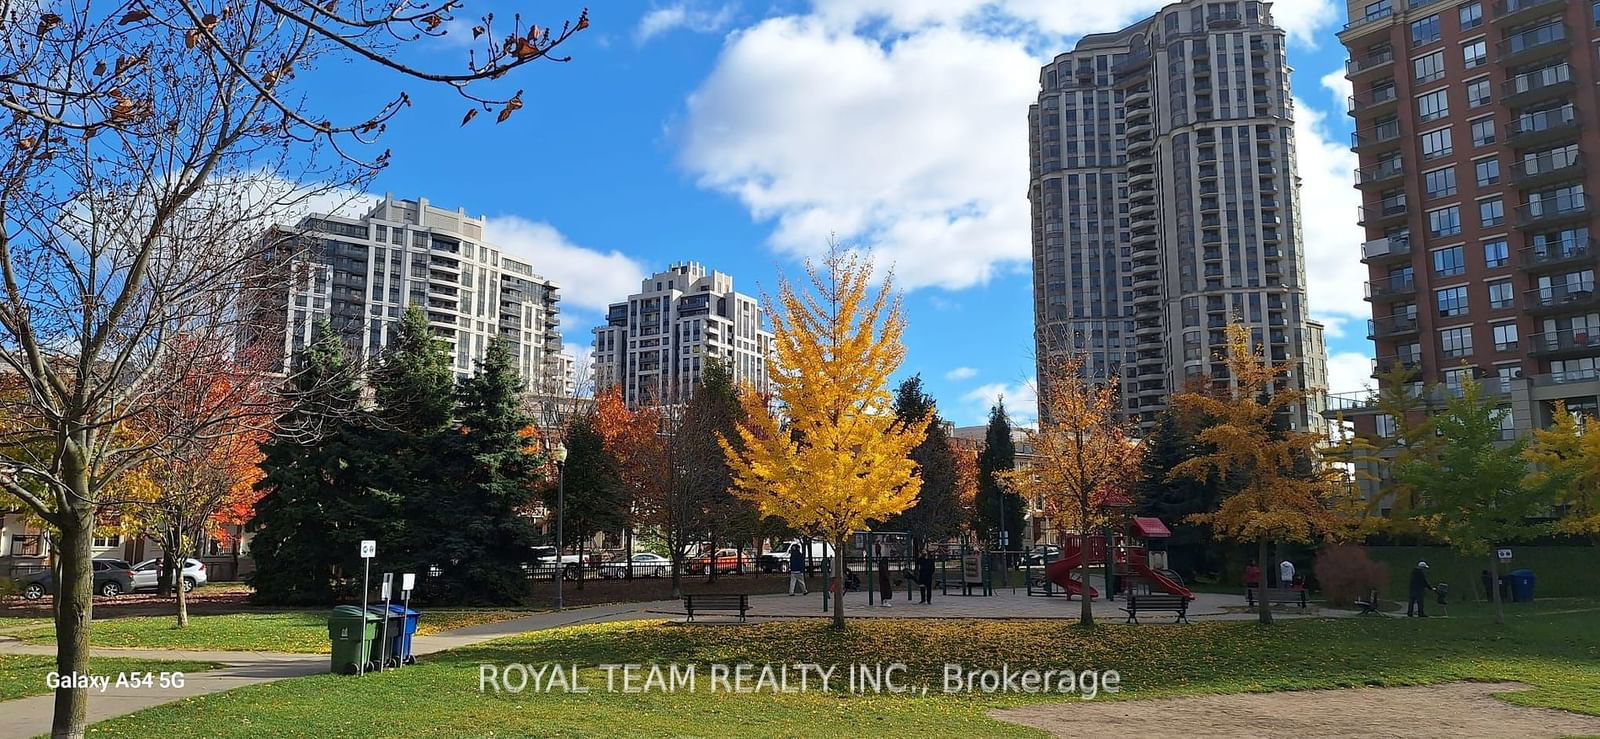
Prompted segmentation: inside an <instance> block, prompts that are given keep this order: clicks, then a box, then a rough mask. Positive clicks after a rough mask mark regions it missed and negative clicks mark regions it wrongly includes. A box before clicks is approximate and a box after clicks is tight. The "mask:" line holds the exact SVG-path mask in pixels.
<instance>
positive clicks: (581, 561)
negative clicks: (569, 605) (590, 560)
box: [562, 538, 584, 590]
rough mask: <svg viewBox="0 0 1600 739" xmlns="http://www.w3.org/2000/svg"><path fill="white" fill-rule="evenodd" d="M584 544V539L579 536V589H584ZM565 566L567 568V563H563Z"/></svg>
mask: <svg viewBox="0 0 1600 739" xmlns="http://www.w3.org/2000/svg"><path fill="white" fill-rule="evenodd" d="M583 544H584V541H583V539H582V538H579V539H578V589H579V590H582V589H583ZM563 568H565V565H563ZM562 574H563V575H565V574H566V573H564V572H563V573H562Z"/></svg>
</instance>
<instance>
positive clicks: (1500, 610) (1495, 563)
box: [1407, 549, 1506, 626]
mask: <svg viewBox="0 0 1600 739" xmlns="http://www.w3.org/2000/svg"><path fill="white" fill-rule="evenodd" d="M1489 592H1490V593H1492V594H1493V595H1491V596H1490V597H1491V598H1494V622H1495V623H1497V624H1500V625H1501V626H1504V625H1505V623H1506V607H1505V603H1504V602H1502V601H1501V600H1500V557H1499V555H1498V554H1496V553H1495V551H1494V550H1493V549H1490V550H1489ZM1407 612H1408V613H1409V611H1407Z"/></svg>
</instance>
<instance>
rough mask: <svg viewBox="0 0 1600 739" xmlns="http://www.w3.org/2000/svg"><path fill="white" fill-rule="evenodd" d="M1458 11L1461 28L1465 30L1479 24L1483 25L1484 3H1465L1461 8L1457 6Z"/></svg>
mask: <svg viewBox="0 0 1600 739" xmlns="http://www.w3.org/2000/svg"><path fill="white" fill-rule="evenodd" d="M1457 11H1458V12H1459V13H1460V18H1461V30H1463V31H1465V30H1467V29H1469V28H1477V27H1478V26H1481V25H1483V4H1482V3H1473V4H1471V5H1463V6H1461V7H1460V8H1457Z"/></svg>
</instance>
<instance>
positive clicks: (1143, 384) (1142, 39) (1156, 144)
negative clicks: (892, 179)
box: [1028, 0, 1327, 428]
mask: <svg viewBox="0 0 1600 739" xmlns="http://www.w3.org/2000/svg"><path fill="white" fill-rule="evenodd" d="M1270 7H1271V5H1270V3H1265V2H1255V1H1254V0H1243V1H1241V0H1230V1H1227V2H1219V1H1217V0H1186V1H1185V2H1178V3H1173V4H1172V5H1168V6H1167V7H1165V8H1163V9H1162V10H1161V11H1159V12H1157V13H1156V14H1155V15H1153V16H1151V17H1150V18H1147V19H1145V20H1143V21H1140V22H1138V23H1135V24H1133V25H1132V26H1129V27H1127V28H1125V29H1123V30H1121V31H1118V32H1115V33H1104V34H1095V35H1090V36H1085V37H1084V38H1083V39H1081V40H1080V41H1079V42H1078V44H1077V46H1076V47H1075V48H1074V49H1073V50H1072V51H1071V52H1068V53H1065V54H1062V55H1060V56H1057V57H1056V58H1055V60H1054V61H1052V62H1051V63H1050V64H1048V65H1046V66H1045V67H1044V68H1043V70H1042V71H1041V73H1040V76H1039V83H1040V91H1039V99H1038V102H1037V103H1036V104H1035V105H1033V106H1031V107H1030V108H1029V110H1028V124H1029V142H1028V143H1029V151H1030V153H1031V157H1030V159H1031V165H1032V167H1031V180H1030V184H1029V191H1028V197H1029V200H1030V201H1031V202H1032V210H1033V279H1034V285H1033V296H1034V326H1035V328H1034V331H1035V337H1034V338H1035V343H1036V356H1037V357H1038V361H1039V362H1040V363H1041V365H1043V363H1045V362H1053V361H1057V360H1058V358H1059V357H1060V356H1061V355H1063V354H1066V353H1075V354H1079V355H1081V356H1082V357H1084V359H1085V371H1086V372H1087V373H1088V374H1089V375H1090V376H1091V377H1110V376H1117V377H1119V379H1120V382H1121V387H1122V390H1123V398H1124V403H1125V408H1126V411H1127V413H1128V414H1129V415H1130V417H1133V418H1136V419H1138V420H1139V421H1140V422H1141V425H1146V426H1148V424H1149V423H1151V422H1153V421H1154V419H1155V414H1156V413H1158V412H1159V411H1161V410H1162V409H1163V408H1165V407H1166V406H1167V401H1168V398H1169V396H1170V395H1171V394H1173V393H1176V392H1180V391H1182V390H1183V388H1184V386H1185V385H1186V384H1188V383H1189V382H1192V381H1194V380H1196V379H1197V378H1202V377H1209V378H1211V379H1212V380H1214V381H1226V378H1227V367H1226V365H1225V364H1224V363H1223V361H1222V350H1223V347H1224V342H1225V341H1226V336H1225V329H1226V327H1227V326H1228V324H1229V323H1232V322H1235V321H1242V322H1244V323H1245V324H1247V325H1248V326H1249V327H1250V328H1251V331H1252V333H1253V334H1254V340H1255V342H1256V343H1257V345H1258V346H1262V347H1264V348H1265V351H1266V352H1267V353H1268V355H1269V356H1270V357H1271V359H1272V360H1273V361H1275V362H1277V363H1280V364H1283V365H1286V366H1287V372H1286V374H1285V375H1284V376H1283V380H1282V381H1283V382H1284V383H1285V384H1287V385H1288V386H1291V387H1293V388H1295V389H1297V390H1300V391H1302V392H1305V393H1306V394H1307V399H1308V400H1307V402H1306V403H1303V404H1301V405H1300V407H1298V408H1296V409H1295V411H1294V413H1293V414H1291V415H1292V418H1291V419H1290V422H1291V423H1292V424H1293V425H1294V426H1295V427H1297V428H1307V427H1311V426H1314V425H1318V424H1319V423H1320V418H1319V417H1318V411H1319V410H1320V407H1321V401H1322V397H1323V396H1322V393H1323V391H1324V390H1325V389H1326V377H1325V376H1326V364H1327V360H1326V351H1325V349H1324V347H1323V343H1322V326H1321V325H1320V324H1318V323H1316V322H1314V321H1311V320H1309V318H1308V315H1307V306H1306V281H1305V255H1304V254H1303V252H1302V240H1301V232H1300V228H1301V227H1300V219H1299V210H1298V205H1299V194H1298V178H1297V175H1296V173H1295V149H1294V143H1295V139H1294V117H1293V116H1294V107H1293V103H1292V101H1291V99H1290V92H1289V68H1288V66H1287V65H1286V62H1285V57H1284V33H1283V31H1282V30H1281V29H1279V28H1278V27H1276V26H1274V25H1273V22H1272V16H1271V13H1270ZM1041 369H1043V367H1042V366H1041ZM1040 376H1041V377H1043V376H1044V373H1043V372H1041V373H1040Z"/></svg>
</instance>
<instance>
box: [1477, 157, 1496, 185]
mask: <svg viewBox="0 0 1600 739" xmlns="http://www.w3.org/2000/svg"><path fill="white" fill-rule="evenodd" d="M1472 169H1473V172H1474V173H1475V174H1476V176H1477V181H1478V187H1487V186H1489V185H1494V184H1498V183H1499V182H1500V160H1499V159H1479V160H1478V161H1476V162H1473V163H1472Z"/></svg>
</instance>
